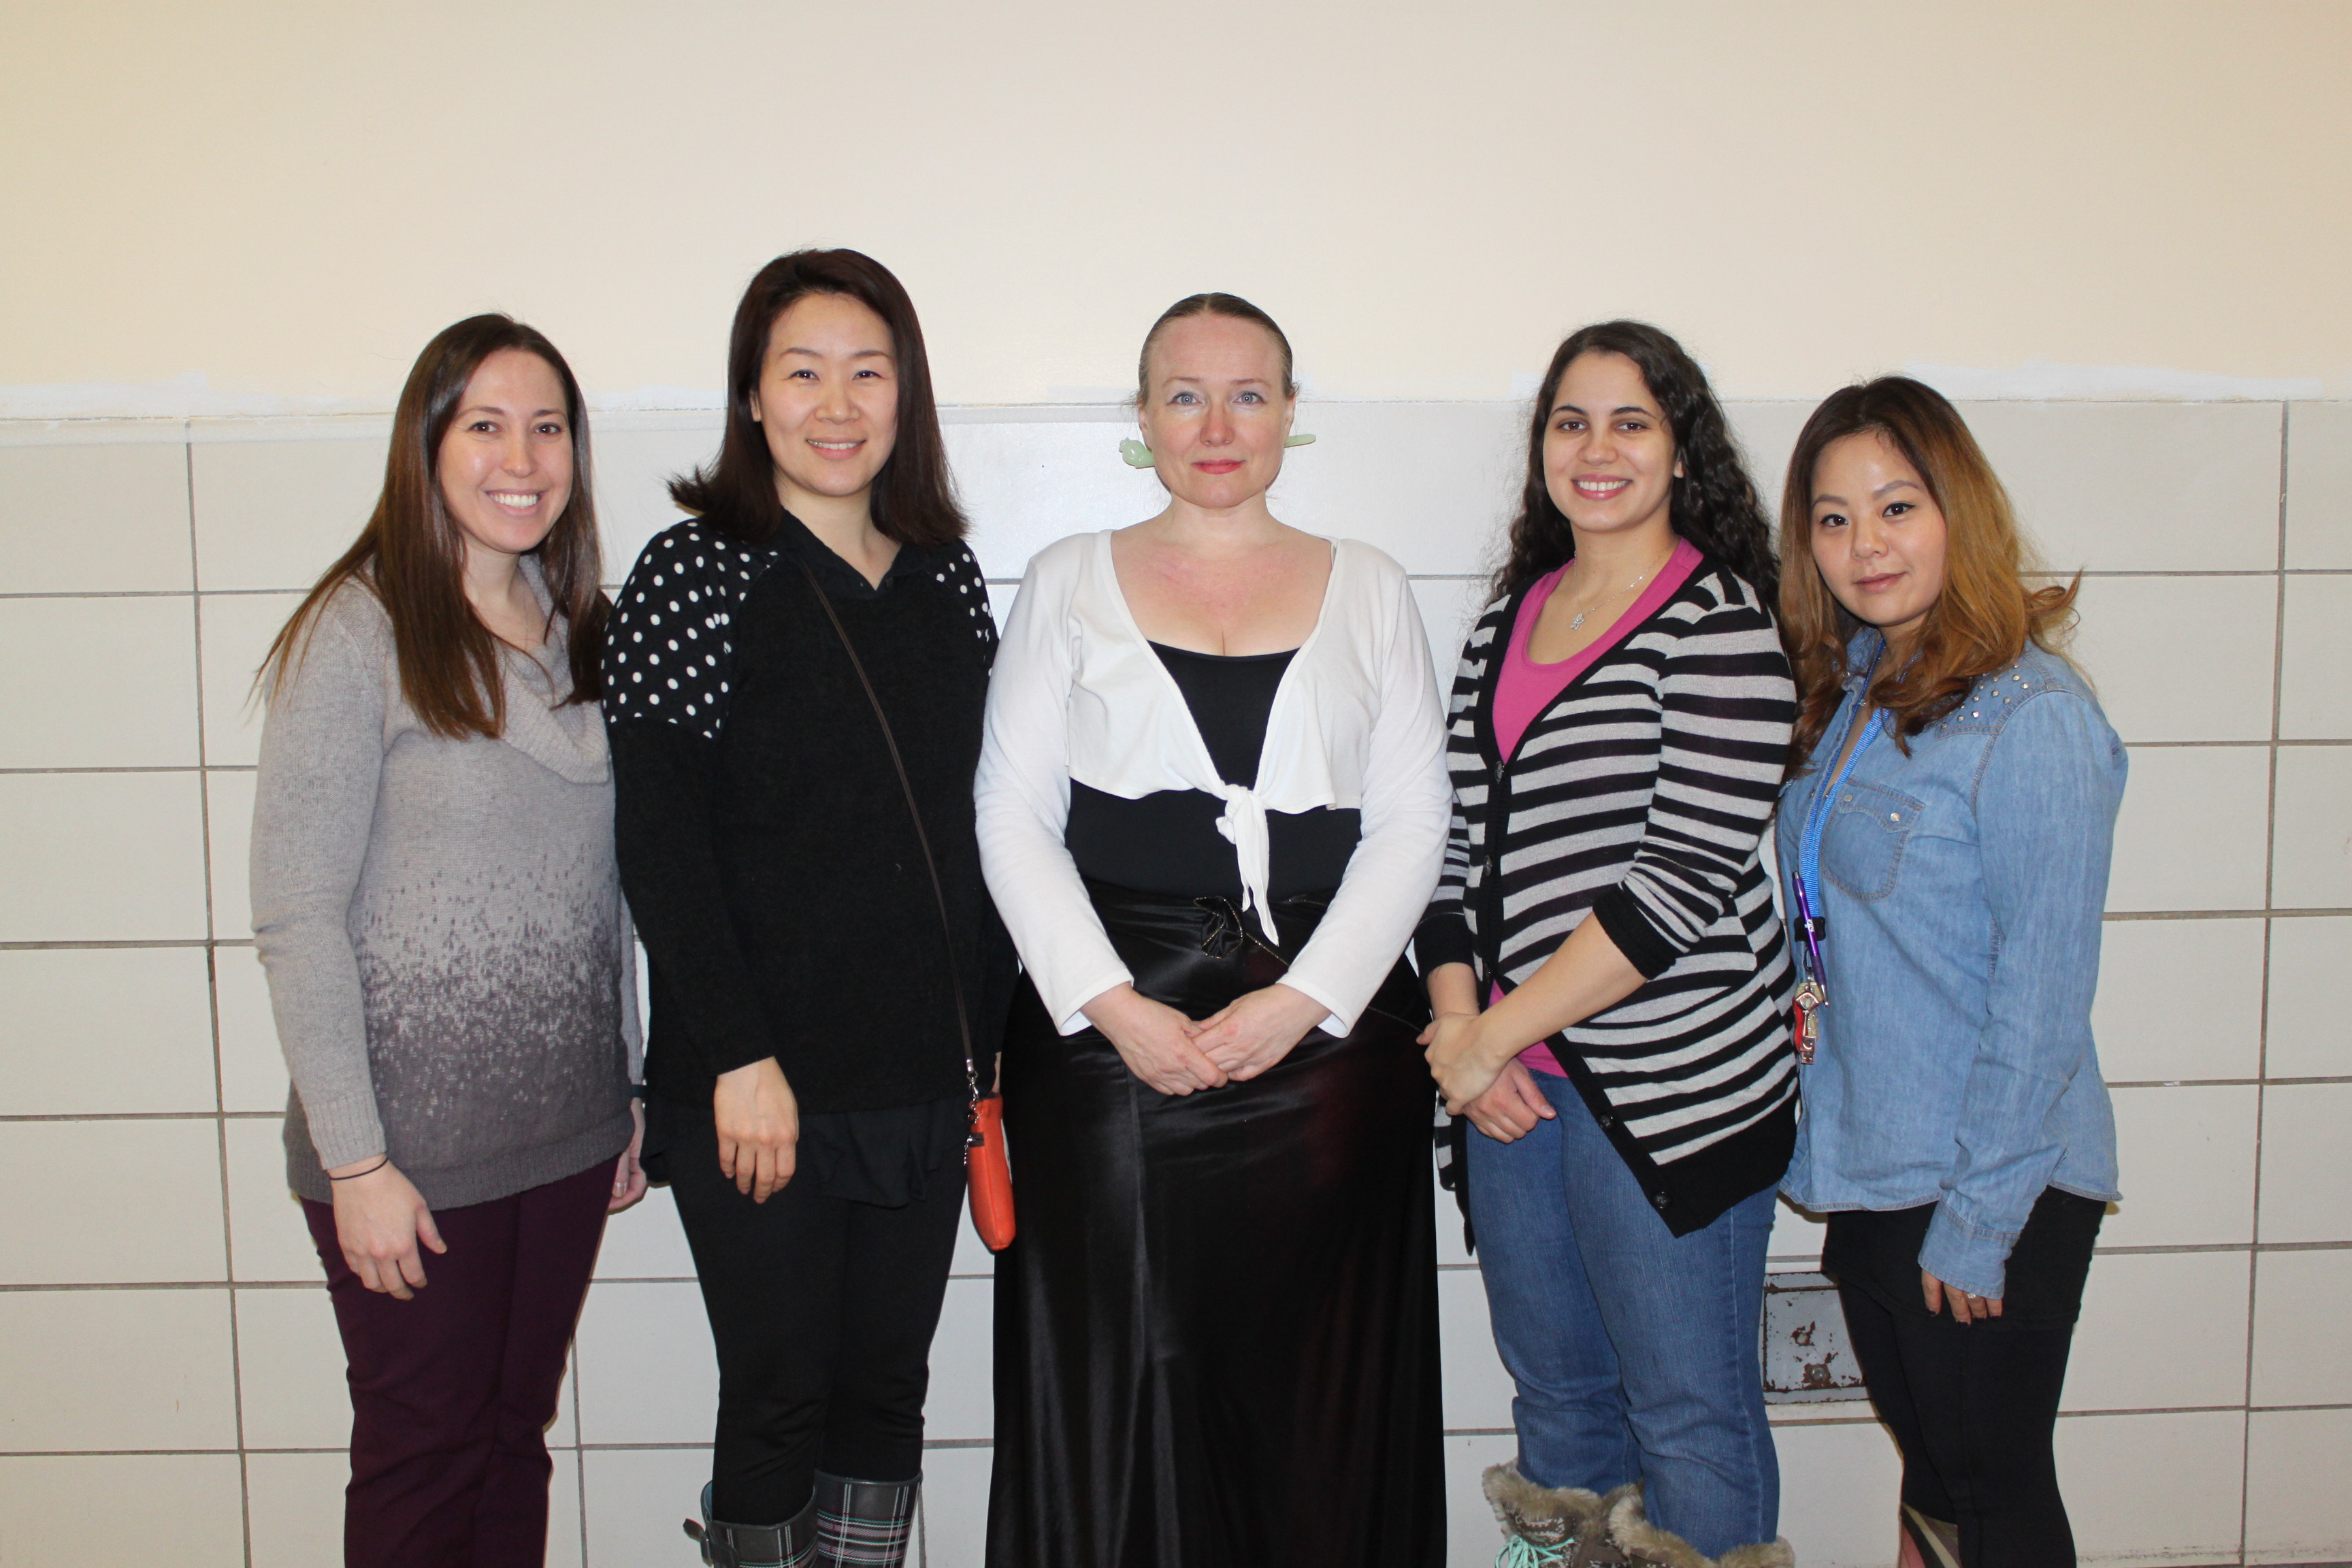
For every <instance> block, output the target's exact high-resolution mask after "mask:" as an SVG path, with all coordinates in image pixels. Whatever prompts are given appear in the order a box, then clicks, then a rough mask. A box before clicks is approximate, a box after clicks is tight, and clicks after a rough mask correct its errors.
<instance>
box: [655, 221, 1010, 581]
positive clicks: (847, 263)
mask: <svg viewBox="0 0 2352 1568" xmlns="http://www.w3.org/2000/svg"><path fill="white" fill-rule="evenodd" d="M808 294H839V295H843V296H845V297H846V298H848V299H852V300H856V301H857V302H858V303H860V304H862V305H864V306H865V307H866V309H867V310H871V311H873V312H874V313H875V314H876V315H877V316H879V317H881V318H882V324H883V325H884V326H886V327H887V328H889V329H890V352H891V356H892V357H893V358H894V359H896V360H897V361H898V439H897V440H896V441H895V442H894V443H893V444H892V446H891V447H890V455H889V457H887V458H884V459H883V462H882V467H881V468H880V470H879V471H878V472H877V473H876V474H875V476H874V491H873V496H872V499H871V501H870V503H869V504H870V506H871V508H872V511H873V516H874V526H875V527H876V528H877V529H878V530H880V531H882V533H883V534H885V535H886V536H887V537H888V538H891V539H895V540H897V541H898V542H899V543H901V544H912V545H916V546H918V547H920V548H927V549H928V548H936V547H937V546H939V545H942V544H947V543H950V542H953V541H955V540H958V539H961V538H962V537H963V536H964V531H965V528H966V527H967V524H966V523H965V521H964V515H963V509H962V508H961V507H960V506H958V505H957V504H956V499H955V487H954V485H953V483H952V482H951V481H950V479H949V477H948V447H947V442H946V440H945V439H944V438H943V437H941V436H940V405H939V403H938V401H937V399H936V398H935V397H934V396H933V395H932V393H931V362H930V357H929V354H928V353H925V352H924V348H923V326H922V323H921V322H920V321H917V320H916V319H915V302H914V301H913V300H910V299H908V297H907V290H906V288H905V286H904V285H902V284H901V283H900V282H899V281H898V279H897V278H895V277H893V276H892V275H891V272H890V269H889V268H887V267H885V266H883V265H882V264H881V263H880V262H878V261H877V260H875V259H874V258H872V257H870V256H867V255H866V254H865V253H863V252H862V251H856V250H795V251H793V253H792V254H791V255H789V256H779V257H777V258H775V259H774V260H773V261H771V262H769V263H768V264H767V265H766V266H765V267H762V268H760V270H759V271H758V272H756V273H754V274H753V275H752V277H751V285H750V287H748V288H746V289H744V290H743V299H742V302H741V303H740V304H739V305H737V306H736V307H735V325H734V327H733V329H732V330H731V331H730V332H729V334H728V338H727V432H726V434H725V435H724V436H722V437H720V438H719V456H718V458H716V459H715V460H714V461H713V462H712V463H711V464H710V465H709V467H708V468H698V469H697V470H695V471H694V472H693V473H690V474H681V475H679V476H678V477H677V478H676V479H672V480H670V482H669V495H670V500H674V501H676V502H677V504H678V506H679V507H680V508H682V509H684V510H687V511H690V512H692V513H694V514H695V515H696V516H697V517H699V518H700V519H702V521H704V522H705V523H706V524H708V525H709V526H710V527H712V528H715V529H717V530H718V531H719V532H721V533H725V534H728V535H730V536H731V537H733V538H735V539H738V540H740V541H741V542H744V543H746V544H761V543H765V542H767V540H768V537H769V536H770V535H771V534H772V533H774V532H775V531H776V530H777V529H778V528H779V527H781V526H782V523H783V521H784V503H783V502H782V500H778V499H777V496H776V460H775V458H773V457H772V456H771V455H770V454H769V451H768V437H767V435H766V433H765V432H764V431H763V430H761V427H760V422H759V421H758V420H756V419H754V418H752V417H751V395H752V394H753V393H755V392H757V391H758V390H759V389H760V372H761V369H762V368H763V367H764V366H765V365H766V364H767V361H768V336H769V334H770V333H771V332H772V331H774V330H775V326H776V319H777V318H778V317H780V316H782V314H783V313H784V312H785V311H786V310H790V309H791V308H792V306H793V303H794V302H795V301H796V300H800V299H801V298H802V297H803V295H808Z"/></svg>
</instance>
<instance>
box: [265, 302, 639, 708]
mask: <svg viewBox="0 0 2352 1568" xmlns="http://www.w3.org/2000/svg"><path fill="white" fill-rule="evenodd" d="M505 349H520V350H521V351H523V352H524V353H532V354H537V355H538V356H539V357H540V358H541V359H542V360H545V361H546V362H547V365H548V368H549V369H550V370H552V371H553V372H555V378H556V380H558V381H559V382H561V383H562V384H563V406H564V416H565V421H566V423H567V424H568V425H569V426H570V427H571V433H572V499H571V500H570V501H569V502H567V503H566V504H565V506H564V508H563V515H562V516H561V517H559V518H557V519H556V520H555V526H554V527H553V528H551V529H550V530H549V531H548V534H547V537H546V538H545V539H543V540H541V542H540V544H539V548H538V549H537V550H536V551H534V552H533V553H534V554H536V555H537V556H538V557H539V563H540V567H541V571H542V572H543V573H544V574H545V575H546V578H547V592H548V595H549V597H550V598H551V599H553V600H554V602H555V609H556V613H557V614H559V615H561V616H562V617H563V618H564V620H565V621H566V622H567V623H568V624H569V629H570V636H571V662H572V695H571V698H570V699H569V700H571V701H573V702H593V701H594V700H596V699H597V698H599V697H601V696H603V695H604V617H605V616H606V615H607V614H608V613H609V612H610V610H611V608H612V606H611V605H610V604H609V603H608V602H607V601H606V599H605V597H604V589H603V588H602V587H600V586H599V585H598V580H599V579H600V578H601V577H602V576H603V557H602V555H601V553H600V551H599V547H598V544H597V538H596V502H595V485H594V483H593V475H592V474H591V472H590V470H589V467H588V418H587V414H588V411H587V408H586V406H585V405H584V402H583V399H582V397H581V395H580V383H579V382H578V381H577V380H575V379H574V378H573V376H572V367H571V366H570V365H568V364H566V363H563V356H562V354H560V353H557V352H556V350H555V345H554V344H553V343H551V342H548V341H547V338H546V336H545V335H544V334H542V333H541V332H540V331H538V330H537V329H535V328H531V327H527V326H525V325H523V324H522V323H521V322H520V321H516V320H514V319H513V318H512V317H510V316H500V315H486V316H468V317H467V318H466V320H464V321H459V322H458V323H457V325H455V326H453V327H449V328H446V329H445V330H444V331H442V332H441V333H440V334H439V335H438V336H436V338H435V339H434V340H433V341H432V342H429V343H427V344H425V352H424V353H421V354H419V355H417V356H416V363H415V366H414V367H413V368H412V369H411V370H410V371H409V373H408V384H406V385H405V386H403V387H402V388H401V389H400V404H399V406H398V407H397V408H396V409H395V410H394V414H393V416H392V451H391V453H390V455H389V456H388V457H387V458H386V459H385V462H384V469H383V494H382V495H381V496H379V497H378V498H377V499H376V503H375V511H374V513H373V515H372V516H370V517H369V519H368V521H367V526H366V527H365V528H363V529H362V530H360V536H359V538H358V539H357V540H356V541H354V542H353V543H352V547H351V548H350V549H349V550H346V551H344V552H343V555H342V559H341V560H340V561H338V562H336V563H334V564H333V565H332V566H330V567H328V568H327V572H326V575H324V576H322V577H320V579H319V582H318V585H317V586H316V587H314V588H312V589H311V590H310V595H309V596H308V597H306V598H304V599H303V601H302V603H301V605H300V607H299V608H298V609H296V610H295V612H294V614H293V616H292V618H290V619H289V620H288V621H287V623H286V625H285V626H283V627H282V628H281V629H280V630H279V631H278V636H277V638H276V639H275V640H274V641H272V642H271V643H270V645H269V653H268V657H267V658H263V660H262V661H261V669H260V671H259V672H258V674H257V676H256V677H255V679H256V681H257V683H258V684H266V685H268V686H269V687H271V688H273V689H274V688H275V687H276V686H277V685H278V683H279V682H281V681H283V680H284V679H285V677H286V675H287V673H288V670H289V667H292V666H298V665H299V663H300V662H301V657H302V650H303V647H304V646H305V645H306V643H307V642H308V640H309V637H310V632H311V630H312V629H313V628H314V627H315V626H316V625H317V624H318V618H319V613H320V610H321V609H323V608H324V607H325V606H326V603H327V601H328V600H329V599H331V598H332V597H333V596H334V595H335V592H336V591H337V590H338V589H340V588H341V587H342V586H343V584H346V583H356V584H359V585H360V586H361V587H363V588H365V589H366V590H367V591H368V592H369V593H371V594H373V595H375V599H376V602H377V603H378V604H380V605H383V613H384V615H385V616H386V617H387V618H389V619H390V620H391V622H392V642H393V647H394V650H395V651H396V654H397V657H398V659H399V664H400V690H401V695H402V696H403V697H404V698H406V699H407V700H408V705H409V707H410V708H412V709H414V710H415V712H416V717H417V719H418V720H419V721H421V722H422V723H423V724H424V726H425V729H426V730H428V731H431V732H432V733H434V734H436V735H439V736H442V737H444V738H446V739H448V740H453V741H454V740H462V739H464V738H466V737H467V736H469V735H479V736H484V737H488V738H492V739H495V738H496V737H497V736H499V734H501V733H503V732H504V731H505V730H506V682H505V680H504V679H503V678H502V676H501V673H500V668H499V646H500V645H499V639H498V638H497V637H495V636H494V635H492V633H491V631H490V629H489V628H488V626H484V625H483V624H482V621H481V617H480V616H477V615H476V614H474V606H473V605H471V604H470V603H469V602H468V601H467V598H466V587H465V568H466V542H465V535H464V533H463V531H461V530H460V529H459V528H458V526H457V520H456V519H454V518H452V517H451V516H450V515H449V508H448V505H447V503H446V501H445V500H443V499H442V495H441V480H440V457H441V440H442V437H444V436H446V435H447V434H448V430H449V426H450V424H451V422H452V421H453V420H455V419H456V417H457V408H458V405H459V404H460V403H461V402H462V401H463V399H464V398H465V395H466V386H467V383H469V382H471V381H472V380H473V379H474V372H475V371H477V370H478V369H479V368H481V363H482V362H483V361H484V360H486V359H488V358H489V357H490V356H491V355H492V354H494V353H499V352H500V351H501V350H505Z"/></svg>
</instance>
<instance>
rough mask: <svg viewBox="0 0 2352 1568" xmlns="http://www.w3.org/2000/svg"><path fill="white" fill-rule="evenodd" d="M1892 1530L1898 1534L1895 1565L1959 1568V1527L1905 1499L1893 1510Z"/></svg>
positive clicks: (1900, 1567) (1902, 1567)
mask: <svg viewBox="0 0 2352 1568" xmlns="http://www.w3.org/2000/svg"><path fill="white" fill-rule="evenodd" d="M1895 1533H1896V1534H1897V1536H1898V1537H1899V1538H1900V1540H1899V1542H1898V1545H1897V1549H1896V1552H1895V1563H1896V1565H1897V1568H1960V1527H1959V1526H1958V1525H1957V1524H1953V1523H1950V1522H1948V1521H1945V1520H1940V1519H1930V1518H1928V1517H1927V1515H1926V1514H1924V1513H1921V1512H1920V1511H1919V1510H1917V1509H1916V1508H1913V1507H1912V1506H1911V1505H1910V1504H1909V1503H1899V1504H1897V1505H1896V1506H1895Z"/></svg>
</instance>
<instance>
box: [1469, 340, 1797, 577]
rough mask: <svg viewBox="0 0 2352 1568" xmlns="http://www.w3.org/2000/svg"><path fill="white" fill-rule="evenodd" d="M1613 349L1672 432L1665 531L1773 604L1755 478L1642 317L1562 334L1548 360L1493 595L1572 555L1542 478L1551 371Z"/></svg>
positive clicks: (1684, 359) (1691, 375)
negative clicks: (1674, 472)
mask: <svg viewBox="0 0 2352 1568" xmlns="http://www.w3.org/2000/svg"><path fill="white" fill-rule="evenodd" d="M1586 353H1616V354H1623V355H1624V356H1625V357H1626V358H1627V359H1629V360H1632V361H1633V363H1634V366H1635V367H1636V368H1637V369H1639V370H1640V371H1641V373H1642V379H1643V381H1644V382H1646V383H1648V384H1649V388H1650V395H1651V396H1653V397H1654V398H1656V399H1657V400H1658V410H1659V412H1660V413H1662V414H1664V416H1665V420H1666V433H1667V434H1668V435H1670V436H1672V437H1674V441H1675V458H1677V459H1678V460H1679V461H1680V462H1681V464H1682V468H1683V473H1682V477H1681V478H1679V479H1675V482H1674V489H1673V492H1672V494H1671V497H1670V499H1669V502H1668V504H1669V506H1670V508H1671V510H1670V511H1669V513H1668V517H1669V519H1670V521H1672V523H1673V525H1674V530H1675V532H1676V533H1678V534H1680V535H1681V536H1682V537H1683V538H1685V539H1687V540H1689V541H1690V542H1691V543H1693V544H1695V545H1696V546H1697V547H1698V548H1699V549H1701V550H1704V551H1706V552H1707V553H1708V554H1709V555H1712V556H1714V557H1715V558H1716V559H1717V561H1720V562H1722V563H1724V564H1725V565H1727V566H1728V567H1730V568H1731V569H1732V571H1734V572H1736V573H1738V574H1739V575H1740V576H1741V577H1742V578H1744V579H1745V580H1746V581H1747V583H1748V585H1749V586H1750V587H1752V588H1754V589H1755V590H1756V591H1757V593H1758V594H1759V595H1761V596H1762V598H1763V600H1764V602H1765V603H1766V604H1767V605H1770V604H1774V603H1776V602H1777V601H1778V596H1779V595H1780V557H1779V552H1777V550H1776V549H1775V548H1774V544H1773V539H1772V525H1771V524H1770V522H1769V521H1767V520H1766V518H1765V515H1764V503H1763V502H1762V501H1761V500H1759V499H1758V497H1757V494H1756V485H1755V481H1753V480H1752V479H1749V478H1748V465H1747V462H1746V461H1745V459H1744V458H1742V457H1741V456H1740V451H1739V443H1738V441H1737V440H1735V439H1733V437H1732V434H1731V426H1730V423H1729V422H1728V421H1727V420H1726V419H1725V418H1724V416H1723V405H1721V404H1719V403H1717V402H1716V400H1715V392H1714V389H1713V388H1711V387H1709V386H1708V385H1707V384H1706V372H1705V371H1703V370H1701V369H1699V367H1698V362H1697V361H1696V360H1694V359H1692V358H1691V357H1690V355H1689V354H1687V353H1684V352H1683V346H1682V344H1680V343H1678V342H1675V340H1674V339H1673V338H1671V337H1669V336H1667V335H1666V334H1665V333H1664V332H1662V331H1659V330H1658V329H1657V328H1655V327H1654V326H1651V325H1650V324H1649V323H1648V322H1646V321H1601V322H1599V323H1597V324H1595V325H1593V326H1590V327H1581V328H1579V329H1578V330H1577V331H1574V332H1572V333H1570V335H1569V338H1568V341H1567V342H1563V343H1561V344H1560V345H1559V353H1555V354H1553V355H1552V356H1551V368H1550V369H1549V370H1548V371H1546V372H1544V378H1543V384H1542V385H1541V386H1540V387H1539V388H1538V390H1537V392H1536V400H1535V408H1534V412H1533V413H1532V414H1531V415H1530V416H1529V418H1528V482H1527V487H1526V489H1524V490H1523V491H1522V492H1521V494H1520V499H1519V515H1518V516H1517V518H1515V519H1513V520H1512V522H1511V533H1510V555H1509V557H1508V558H1507V560H1506V561H1505V562H1504V563H1503V564H1502V567H1501V568H1500V569H1499V570H1498V571H1496V574H1495V581H1494V589H1493V592H1494V595H1495V596H1496V598H1505V597H1507V596H1509V595H1513V594H1516V593H1517V592H1518V591H1519V590H1520V589H1522V588H1524V587H1526V586H1527V585H1528V584H1530V583H1532V582H1534V581H1535V580H1536V579H1537V578H1538V577H1540V576H1542V575H1543V574H1545V573H1547V572H1549V571H1550V570H1552V569H1553V568H1554V567H1556V566H1560V565H1563V564H1565V563H1567V562H1568V561H1570V559H1572V558H1573V557H1574V556H1575V554H1576V533H1575V531H1574V530H1572V529H1571V528H1570V527H1569V525H1568V519H1567V518H1566V517H1565V516H1563V515H1561V513H1560V510H1559V507H1558V506H1556V505H1554V504H1553V502H1552V499H1551V488H1550V487H1549V485H1547V484H1546V483H1545V482H1544V456H1543V449H1544V432H1545V431H1546V430H1548V429H1549V428H1550V426H1551V400H1552V398H1553V397H1554V396H1555V395H1558V394H1559V380H1560V377H1561V376H1563V375H1565V374H1568V367H1569V365H1570V363H1572V362H1573V361H1574V360H1575V359H1576V357H1577V356H1578V355H1580V354H1586Z"/></svg>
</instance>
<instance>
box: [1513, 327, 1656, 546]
mask: <svg viewBox="0 0 2352 1568" xmlns="http://www.w3.org/2000/svg"><path fill="white" fill-rule="evenodd" d="M1543 464H1544V488H1545V489H1547V490H1548V491H1549V492H1550V494H1551V503H1552V505H1554V506H1556V507H1558V508H1559V510H1560V513H1561V515H1563V516H1564V517H1566V518H1567V519H1568V521H1570V523H1571V524H1572V525H1574V527H1575V528H1576V530H1577V531H1579V532H1580V533H1618V532H1627V531H1633V530H1637V529H1641V528H1643V527H1646V526H1649V525H1652V524H1662V523H1664V521H1665V520H1666V518H1667V517H1668V516H1669V515H1670V514H1671V512H1672V510H1673V501H1674V482H1675V479H1678V478H1680V477H1681V475H1682V471H1683V466H1682V464H1681V462H1680V461H1679V460H1678V459H1677V458H1675V437H1674V432H1673V430H1672V429H1670V428H1669V427H1668V426H1667V424H1666V417H1665V414H1664V411H1663V410H1662V409H1660V408H1659V406H1658V400H1657V398H1656V397H1655V396H1654V395H1652V393H1651V391H1650V384H1649V383H1648V381H1646V380H1645V379H1643V375H1642V369H1641V367H1640V366H1639V365H1637V364H1635V363H1633V361H1632V360H1630V359H1627V358H1626V357H1625V356H1624V355H1623V354H1621V353H1609V352H1608V351H1606V350H1594V351H1593V352H1591V353H1580V354H1579V355H1577V356H1576V357H1575V358H1574V359H1572V360H1570V361H1569V362H1568V368H1567V369H1566V370H1565V371H1562V372H1561V373H1560V377H1559V388H1558V389H1557V390H1556V391H1554V392H1553V394H1552V399H1551V423H1550V424H1549V426H1546V427H1545V430H1544V445H1543Z"/></svg>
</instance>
